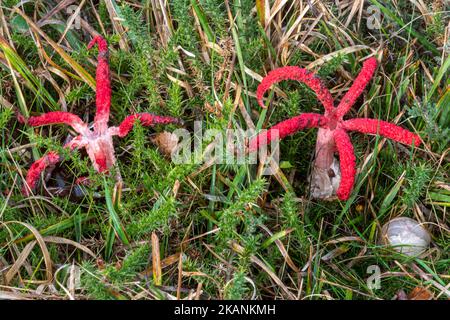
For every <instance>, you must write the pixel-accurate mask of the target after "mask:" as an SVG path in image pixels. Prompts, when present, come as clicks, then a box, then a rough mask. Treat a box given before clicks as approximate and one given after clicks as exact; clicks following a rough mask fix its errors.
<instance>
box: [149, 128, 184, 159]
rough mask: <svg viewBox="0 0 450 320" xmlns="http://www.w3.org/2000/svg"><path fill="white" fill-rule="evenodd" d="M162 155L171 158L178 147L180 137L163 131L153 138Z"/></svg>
mask: <svg viewBox="0 0 450 320" xmlns="http://www.w3.org/2000/svg"><path fill="white" fill-rule="evenodd" d="M151 140H152V142H153V143H154V144H155V145H156V146H157V147H158V149H159V150H160V151H161V153H162V154H164V155H166V156H170V155H171V154H172V152H173V150H175V148H176V147H177V145H178V136H177V135H176V134H174V133H171V132H167V131H163V132H161V133H157V134H156V135H155V136H154V137H152V138H151Z"/></svg>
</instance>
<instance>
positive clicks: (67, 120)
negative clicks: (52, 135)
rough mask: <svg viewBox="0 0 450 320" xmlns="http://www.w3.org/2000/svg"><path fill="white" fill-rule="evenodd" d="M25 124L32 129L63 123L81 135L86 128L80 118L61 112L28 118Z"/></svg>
mask: <svg viewBox="0 0 450 320" xmlns="http://www.w3.org/2000/svg"><path fill="white" fill-rule="evenodd" d="M26 123H27V124H28V125H30V126H33V127H38V126H43V125H47V124H57V123H64V124H67V125H69V126H71V127H72V128H74V130H75V131H76V132H78V133H82V132H83V131H84V130H86V128H87V126H86V124H85V123H84V122H83V121H82V120H81V119H80V117H78V116H77V115H74V114H73V113H69V112H63V111H54V112H47V113H44V114H43V115H40V116H37V117H30V118H28V120H26Z"/></svg>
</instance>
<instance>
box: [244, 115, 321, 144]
mask: <svg viewBox="0 0 450 320" xmlns="http://www.w3.org/2000/svg"><path fill="white" fill-rule="evenodd" d="M326 123H327V120H326V118H325V117H324V116H322V115H320V114H317V113H303V114H301V115H299V116H296V117H293V118H291V119H288V120H285V121H282V122H280V123H278V124H276V125H274V126H273V127H272V128H270V129H269V130H267V131H265V132H262V133H260V134H259V135H257V136H256V137H254V138H253V139H252V140H250V143H249V151H250V152H254V151H256V150H257V149H258V148H259V147H261V146H262V145H265V144H269V143H270V142H271V141H272V140H273V139H274V138H276V137H278V138H279V139H283V138H284V137H286V136H288V135H291V134H294V133H295V132H297V131H300V130H303V129H305V128H317V127H321V126H324V125H325V124H326ZM276 132H278V135H277V134H275V133H276Z"/></svg>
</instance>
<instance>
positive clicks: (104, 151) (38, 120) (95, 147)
mask: <svg viewBox="0 0 450 320" xmlns="http://www.w3.org/2000/svg"><path fill="white" fill-rule="evenodd" d="M96 44H97V45H98V49H99V54H98V65H97V71H96V83H97V89H96V101H95V102H96V107H97V110H96V114H95V117H94V129H93V130H91V129H89V127H88V124H86V123H84V122H83V121H82V120H81V119H80V118H79V117H78V116H77V115H75V114H72V113H69V112H62V111H55V112H48V113H45V114H43V115H40V116H37V117H30V118H29V119H27V120H26V119H22V121H24V120H25V122H26V123H27V124H28V125H30V126H33V127H37V126H42V125H49V124H61V123H62V124H67V125H69V126H71V127H72V128H73V129H74V130H75V131H76V132H77V133H78V136H76V137H75V138H73V139H72V140H71V141H70V142H68V143H67V144H65V145H64V147H65V148H67V149H69V150H74V149H80V148H85V149H86V151H87V154H88V156H89V158H90V159H91V161H92V163H93V165H94V168H95V169H96V170H97V171H98V172H107V171H108V169H110V168H111V167H112V166H113V165H114V164H115V161H116V159H115V155H114V146H113V140H112V137H113V136H119V137H124V136H126V135H127V134H128V133H129V132H130V131H131V129H132V128H133V125H134V123H135V121H136V120H137V119H139V120H140V122H141V124H142V125H143V126H151V125H153V124H169V123H175V124H180V123H182V121H181V120H179V119H176V118H172V117H166V116H157V115H153V114H150V113H137V114H132V115H129V116H127V117H126V118H125V120H123V122H122V123H121V124H120V125H119V126H118V127H108V120H109V110H110V106H111V82H110V70H109V64H108V45H107V43H106V41H105V40H104V39H103V38H102V37H101V36H96V37H94V38H93V39H92V41H91V42H90V43H89V45H88V48H89V49H90V48H91V47H93V46H94V45H96ZM19 120H20V119H19ZM59 161H61V157H60V155H59V154H58V153H56V152H55V151H51V152H49V153H47V154H46V155H44V156H43V157H42V158H40V159H39V160H37V161H36V162H34V163H33V164H32V165H31V168H30V169H29V170H28V174H27V177H26V185H25V186H24V188H23V193H24V194H26V195H28V194H29V191H30V190H33V189H35V187H36V185H37V182H38V180H39V177H40V174H41V173H42V172H43V171H44V170H45V169H46V168H47V167H49V166H52V165H55V164H56V163H58V162H59Z"/></svg>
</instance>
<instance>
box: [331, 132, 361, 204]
mask: <svg viewBox="0 0 450 320" xmlns="http://www.w3.org/2000/svg"><path fill="white" fill-rule="evenodd" d="M333 135H334V141H335V143H336V148H337V151H338V153H339V161H340V168H341V183H340V184H339V188H338V190H337V191H336V195H337V196H338V198H339V199H340V200H347V199H348V197H349V196H350V193H351V192H352V189H353V184H354V183H355V175H356V158H355V153H354V151H353V145H352V142H351V141H350V137H349V136H348V134H347V133H346V132H345V131H344V130H342V129H336V130H335V131H334V132H333Z"/></svg>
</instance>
